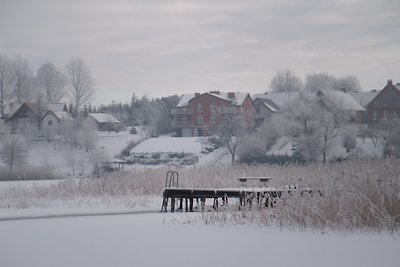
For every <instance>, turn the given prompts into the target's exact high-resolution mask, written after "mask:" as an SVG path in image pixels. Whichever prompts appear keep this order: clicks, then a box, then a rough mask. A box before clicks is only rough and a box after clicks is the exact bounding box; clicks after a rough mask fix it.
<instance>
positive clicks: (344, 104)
mask: <svg viewBox="0 0 400 267" xmlns="http://www.w3.org/2000/svg"><path fill="white" fill-rule="evenodd" d="M320 92H322V93H323V94H324V95H325V96H327V97H328V99H329V100H330V101H332V103H333V104H334V105H335V106H336V107H338V108H339V109H342V110H352V111H363V110H365V108H363V107H362V106H361V105H360V104H359V103H358V102H357V101H356V100H355V99H354V98H353V97H352V96H351V95H350V94H347V93H345V92H342V91H338V90H320Z"/></svg>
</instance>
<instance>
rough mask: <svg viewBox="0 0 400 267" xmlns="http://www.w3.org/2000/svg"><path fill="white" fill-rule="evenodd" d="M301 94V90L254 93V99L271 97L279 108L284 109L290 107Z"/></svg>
mask: <svg viewBox="0 0 400 267" xmlns="http://www.w3.org/2000/svg"><path fill="white" fill-rule="evenodd" d="M299 95H300V93H299V92H290V93H267V94H255V95H253V99H256V98H260V99H270V100H271V101H272V102H273V103H274V104H275V105H277V106H278V107H279V109H284V108H287V107H289V105H290V104H291V103H293V102H294V101H295V100H296V99H297V97H298V96H299Z"/></svg>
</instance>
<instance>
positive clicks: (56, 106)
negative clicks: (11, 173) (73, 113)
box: [47, 103, 66, 111]
mask: <svg viewBox="0 0 400 267" xmlns="http://www.w3.org/2000/svg"><path fill="white" fill-rule="evenodd" d="M65 107H66V105H65V104H64V103H49V104H47V110H51V111H64V108H65Z"/></svg>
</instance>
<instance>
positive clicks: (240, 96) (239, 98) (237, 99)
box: [176, 92, 248, 108]
mask: <svg viewBox="0 0 400 267" xmlns="http://www.w3.org/2000/svg"><path fill="white" fill-rule="evenodd" d="M204 94H209V95H212V96H214V97H217V98H220V99H223V100H226V101H229V102H232V104H234V105H238V106H241V105H242V104H243V102H244V100H245V99H246V96H247V95H248V93H241V92H235V93H233V94H234V97H233V98H230V97H229V96H230V94H231V93H219V94H217V93H204ZM204 94H199V95H196V94H184V95H183V96H182V98H181V99H180V101H179V103H178V104H177V105H176V107H178V108H179V107H186V106H188V105H189V102H190V101H191V100H192V99H194V98H196V97H199V96H201V95H204Z"/></svg>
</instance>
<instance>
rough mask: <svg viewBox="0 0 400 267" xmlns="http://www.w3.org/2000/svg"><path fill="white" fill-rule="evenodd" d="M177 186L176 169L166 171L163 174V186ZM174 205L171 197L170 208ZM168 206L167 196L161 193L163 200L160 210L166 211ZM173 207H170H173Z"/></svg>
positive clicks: (177, 175)
mask: <svg viewBox="0 0 400 267" xmlns="http://www.w3.org/2000/svg"><path fill="white" fill-rule="evenodd" d="M178 186H179V174H178V172H177V171H168V172H167V174H166V175H165V188H174V187H178ZM173 206H175V198H171V208H172V207H173ZM167 207H168V198H166V197H165V196H164V193H163V202H162V205H161V212H162V211H165V212H167ZM174 208H175V207H173V208H172V209H174Z"/></svg>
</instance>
